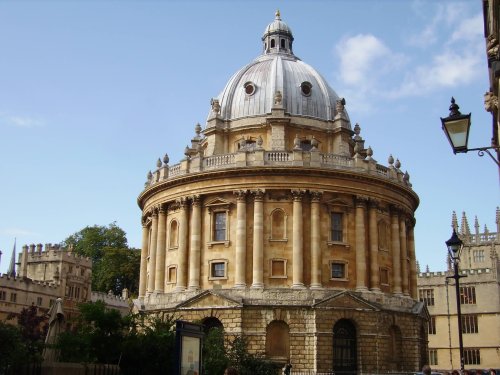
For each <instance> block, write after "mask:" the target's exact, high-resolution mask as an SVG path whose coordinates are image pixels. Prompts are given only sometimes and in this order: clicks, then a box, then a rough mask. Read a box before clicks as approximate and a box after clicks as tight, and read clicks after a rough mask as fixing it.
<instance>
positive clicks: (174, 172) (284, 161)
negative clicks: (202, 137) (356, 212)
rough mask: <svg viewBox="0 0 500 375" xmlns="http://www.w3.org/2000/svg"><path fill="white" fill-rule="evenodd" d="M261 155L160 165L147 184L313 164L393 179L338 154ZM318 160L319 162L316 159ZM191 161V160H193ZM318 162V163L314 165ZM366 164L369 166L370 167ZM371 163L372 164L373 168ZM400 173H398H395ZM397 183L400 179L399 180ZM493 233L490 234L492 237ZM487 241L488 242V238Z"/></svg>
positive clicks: (381, 169)
mask: <svg viewBox="0 0 500 375" xmlns="http://www.w3.org/2000/svg"><path fill="white" fill-rule="evenodd" d="M260 152H262V154H261V155H262V156H259V157H257V156H258V155H257V151H249V152H247V153H245V154H238V153H231V154H221V155H213V156H208V157H202V160H201V164H200V163H197V164H194V166H190V164H191V163H193V161H192V160H187V162H186V161H183V162H182V163H178V164H175V165H172V166H164V167H162V168H168V173H165V175H164V177H162V174H160V170H161V169H160V170H157V171H156V172H155V173H154V174H153V175H152V178H151V179H150V180H148V183H147V184H148V185H153V184H155V183H157V182H160V180H162V179H165V178H166V179H167V180H168V179H170V178H174V177H176V176H179V175H184V174H187V173H190V172H193V171H196V172H199V171H203V170H214V169H229V168H235V167H236V166H248V167H252V166H257V165H258V166H262V165H264V166H292V165H293V166H300V165H304V166H312V165H315V167H317V168H326V169H347V170H348V169H353V168H354V167H356V170H357V171H358V172H363V171H365V172H366V173H369V174H370V173H371V174H376V175H379V176H382V177H384V178H395V175H394V176H393V173H392V172H391V169H390V168H388V167H385V166H383V165H379V164H375V163H373V162H369V161H366V164H363V163H362V164H358V161H357V160H354V159H353V158H352V157H349V156H346V155H339V154H321V153H319V156H318V154H316V155H317V156H315V160H316V162H315V163H316V164H313V158H312V156H313V155H312V153H309V154H307V153H305V152H302V154H300V153H299V158H298V159H297V155H296V152H293V151H292V152H288V151H260ZM318 157H319V159H317V158H318ZM193 160H194V159H193ZM318 162H319V163H318ZM369 163H372V166H371V167H370V166H369V165H370V164H369ZM373 164H374V165H373ZM397 173H401V172H397ZM400 181H401V180H400ZM493 236H495V234H493V233H492V234H490V237H491V238H492V237H493ZM491 238H490V239H491ZM485 240H487V239H486V238H481V241H485Z"/></svg>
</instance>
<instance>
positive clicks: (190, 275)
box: [135, 14, 427, 373]
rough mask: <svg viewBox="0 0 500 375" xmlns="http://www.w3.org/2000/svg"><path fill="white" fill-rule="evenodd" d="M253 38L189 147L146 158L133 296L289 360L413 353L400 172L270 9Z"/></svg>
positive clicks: (415, 336) (418, 343)
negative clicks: (153, 160) (369, 142)
mask: <svg viewBox="0 0 500 375" xmlns="http://www.w3.org/2000/svg"><path fill="white" fill-rule="evenodd" d="M262 41H263V44H264V45H263V54H262V55H261V56H260V57H258V58H257V59H256V60H255V61H254V62H253V63H252V64H249V65H247V66H246V67H245V68H243V69H241V70H240V71H239V72H238V73H236V74H235V75H234V76H233V78H232V79H231V80H230V81H229V82H228V84H227V85H226V88H225V89H224V90H223V92H222V93H221V95H220V96H219V97H218V98H217V99H213V100H212V108H211V111H210V113H209V116H208V120H207V123H206V127H205V129H204V130H203V131H202V130H201V126H200V125H197V126H196V127H195V135H194V137H193V138H192V140H191V145H190V146H188V147H186V150H185V156H186V157H185V158H184V159H183V160H181V161H180V163H178V164H175V165H170V164H169V161H170V160H169V157H168V156H167V155H165V157H164V158H163V160H161V159H159V160H158V162H157V169H156V170H154V171H153V172H149V173H148V177H147V181H146V184H145V189H144V191H143V192H142V193H141V194H140V195H139V198H138V203H139V206H140V208H141V210H142V224H143V227H142V228H143V230H142V234H143V237H142V238H143V240H142V253H141V273H140V282H139V299H138V300H136V301H135V305H136V309H137V310H138V311H141V312H145V313H151V314H160V315H161V314H164V313H175V314H176V315H177V316H179V317H182V318H183V319H186V320H197V321H200V320H201V321H203V322H204V323H206V324H207V326H213V325H216V326H222V327H223V328H224V330H225V334H226V335H228V336H231V335H237V334H238V335H243V336H245V337H246V338H248V339H249V345H250V350H251V351H252V352H255V353H263V354H265V355H266V356H267V357H268V358H270V359H272V360H274V361H276V362H279V363H286V362H289V361H290V362H291V363H292V364H293V366H294V367H293V368H294V370H314V371H318V372H325V371H330V370H335V371H338V372H339V371H346V373H356V372H358V371H376V372H382V371H399V370H405V371H413V370H416V369H418V368H421V365H422V364H423V363H424V362H426V355H427V348H426V340H427V339H426V327H427V323H426V319H427V310H426V309H425V306H424V304H423V303H420V302H418V301H416V300H415V299H416V297H417V284H416V275H417V268H416V260H415V242H414V234H413V231H414V225H415V220H414V212H415V210H416V208H417V206H418V203H419V200H418V197H417V195H416V194H415V192H414V191H413V190H412V188H411V183H410V181H409V175H408V173H404V172H403V171H401V163H400V161H399V160H394V158H393V157H392V156H390V157H389V158H388V163H389V165H388V166H383V165H380V164H378V163H377V161H376V160H375V159H373V157H372V156H373V150H372V149H371V148H365V146H364V143H365V141H364V140H363V138H362V137H361V135H360V134H361V128H360V126H359V125H357V124H356V126H355V127H354V129H352V128H351V123H350V120H349V116H348V115H347V112H346V111H345V100H344V99H341V98H339V97H338V96H337V95H336V94H335V92H334V91H333V90H332V89H331V88H330V87H329V85H328V83H327V82H326V81H324V80H323V79H322V78H321V76H320V75H319V74H318V73H317V72H316V71H314V69H313V68H311V67H310V66H308V65H306V64H305V63H303V62H302V61H300V60H299V59H297V58H296V57H295V55H294V54H293V53H292V51H291V46H292V41H293V36H292V34H291V31H290V30H289V28H288V27H287V26H286V25H285V24H284V23H283V22H282V21H281V18H280V16H279V14H277V16H276V19H275V21H274V22H273V23H271V24H270V25H269V26H268V28H266V32H265V34H264V36H263V38H262ZM374 348H377V350H374ZM346 353H347V354H346ZM403 353H404V355H403Z"/></svg>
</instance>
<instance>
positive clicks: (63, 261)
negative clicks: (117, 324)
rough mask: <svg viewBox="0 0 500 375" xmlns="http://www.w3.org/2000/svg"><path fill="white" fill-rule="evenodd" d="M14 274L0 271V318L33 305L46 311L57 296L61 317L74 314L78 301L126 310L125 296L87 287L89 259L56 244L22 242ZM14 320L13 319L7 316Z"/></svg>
mask: <svg viewBox="0 0 500 375" xmlns="http://www.w3.org/2000/svg"><path fill="white" fill-rule="evenodd" d="M17 270H18V271H17V275H16V276H15V277H12V276H8V275H6V274H4V275H0V320H2V321H5V320H6V318H7V316H8V315H9V314H18V313H20V312H21V310H22V309H23V308H26V307H29V306H32V305H34V306H37V308H38V312H39V314H41V315H43V314H46V313H47V312H48V311H49V309H50V307H51V306H52V304H53V303H54V302H55V301H56V299H57V298H62V300H63V309H64V313H65V319H66V320H67V321H70V320H71V319H72V318H74V317H75V316H76V315H77V314H78V306H77V305H78V303H81V302H87V301H97V300H103V301H104V302H105V303H106V305H107V306H108V307H110V308H115V309H117V310H119V311H120V312H122V314H126V313H127V312H129V311H130V307H129V303H128V301H127V298H124V297H123V296H111V295H108V294H103V293H95V292H92V291H91V276H92V260H91V259H89V258H86V257H81V256H78V255H76V254H74V253H73V252H72V251H70V249H66V248H61V247H60V246H59V245H52V244H46V245H45V248H44V246H43V245H42V244H38V245H34V244H32V245H29V246H28V245H25V246H23V250H22V253H21V254H19V262H18V263H17ZM7 322H10V323H13V324H15V322H16V321H15V320H7Z"/></svg>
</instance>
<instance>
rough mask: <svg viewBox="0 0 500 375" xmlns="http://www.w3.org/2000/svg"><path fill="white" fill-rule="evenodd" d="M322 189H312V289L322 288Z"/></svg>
mask: <svg viewBox="0 0 500 375" xmlns="http://www.w3.org/2000/svg"><path fill="white" fill-rule="evenodd" d="M322 195H323V192H321V191H311V289H317V288H321V245H320V238H321V237H320V230H321V228H320V224H321V223H320V209H319V208H320V207H319V203H320V201H321V196H322Z"/></svg>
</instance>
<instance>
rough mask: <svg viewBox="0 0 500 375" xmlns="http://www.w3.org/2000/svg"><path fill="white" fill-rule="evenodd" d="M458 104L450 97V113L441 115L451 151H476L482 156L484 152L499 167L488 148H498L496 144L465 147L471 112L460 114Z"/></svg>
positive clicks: (499, 163)
mask: <svg viewBox="0 0 500 375" xmlns="http://www.w3.org/2000/svg"><path fill="white" fill-rule="evenodd" d="M459 108H460V107H459V106H458V104H456V103H455V98H453V97H452V98H451V105H450V115H449V116H448V117H445V118H442V117H441V124H442V129H443V131H444V133H445V134H446V138H448V141H449V142H450V145H451V148H452V149H453V153H454V154H457V153H466V152H469V151H477V153H478V155H479V156H484V153H485V152H486V153H487V154H488V155H489V156H490V157H491V158H492V159H493V161H494V162H495V163H496V164H497V166H498V168H500V162H499V161H498V160H497V159H496V158H495V157H494V156H493V154H492V153H491V152H490V151H489V150H492V149H493V150H500V147H499V146H498V145H492V146H490V147H477V148H467V142H468V141H469V130H470V125H471V121H470V118H471V114H470V113H469V114H468V115H462V114H461V113H460V111H459Z"/></svg>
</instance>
